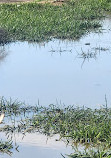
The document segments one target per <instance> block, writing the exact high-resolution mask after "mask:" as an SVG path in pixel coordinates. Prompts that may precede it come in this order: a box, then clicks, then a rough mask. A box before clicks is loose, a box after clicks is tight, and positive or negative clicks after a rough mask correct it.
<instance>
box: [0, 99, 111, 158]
mask: <svg viewBox="0 0 111 158" xmlns="http://www.w3.org/2000/svg"><path fill="white" fill-rule="evenodd" d="M0 111H1V112H4V113H5V119H7V117H8V118H9V117H10V116H11V117H10V119H14V120H13V121H12V122H13V123H12V125H11V124H7V121H6V122H5V125H2V127H0V132H4V133H6V135H7V136H8V137H9V136H11V135H13V134H14V133H22V134H23V135H24V134H25V133H27V132H28V133H30V132H40V133H42V134H45V135H48V136H52V135H54V134H59V135H60V139H64V140H65V141H66V142H67V143H71V144H72V146H75V144H83V145H84V146H87V147H89V148H90V147H94V148H95V149H96V148H98V147H99V146H101V147H102V150H101V151H100V150H98V151H97V150H94V151H93V152H91V153H89V152H88V153H75V154H73V155H70V157H71V158H82V157H84V158H86V157H89V158H102V157H105V156H100V155H101V154H103V153H104V154H103V155H106V158H110V157H108V156H109V155H108V154H109V152H110V151H111V109H110V108H108V107H107V102H106V106H105V107H104V106H103V107H101V108H100V109H90V108H84V107H82V108H78V107H74V106H69V107H64V108H60V107H57V106H55V105H50V106H49V107H40V106H36V107H33V106H29V107H28V106H26V105H22V104H21V103H18V102H12V100H10V101H6V100H4V98H2V99H1V101H0ZM27 113H28V114H29V115H27ZM21 115H24V116H26V117H24V119H23V118H22V119H18V118H17V121H16V119H15V118H16V117H18V116H20V117H21ZM1 144H3V143H1ZM6 148H7V149H8V147H6ZM1 151H2V149H1V148H0V152H1ZM110 153H111V152H110ZM85 154H86V156H85ZM94 154H95V156H94ZM92 155H93V156H92Z"/></svg>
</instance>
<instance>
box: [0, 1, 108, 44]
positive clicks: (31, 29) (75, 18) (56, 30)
mask: <svg viewBox="0 0 111 158" xmlns="http://www.w3.org/2000/svg"><path fill="white" fill-rule="evenodd" d="M110 9H111V3H110V2H109V1H108V0H72V1H68V2H66V3H65V2H64V4H63V5H62V6H54V5H53V4H38V3H24V4H2V5H0V27H1V28H4V29H5V30H6V31H7V32H8V33H9V35H10V39H11V40H14V41H15V40H26V41H37V42H39V41H45V40H49V39H51V38H59V39H78V38H80V37H81V36H82V35H84V34H85V33H87V32H89V31H91V30H94V29H97V28H98V27H99V26H100V24H99V22H98V21H97V20H98V19H100V18H101V17H102V16H103V15H104V13H105V10H110Z"/></svg>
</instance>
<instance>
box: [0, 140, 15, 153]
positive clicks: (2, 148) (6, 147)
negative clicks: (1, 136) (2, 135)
mask: <svg viewBox="0 0 111 158" xmlns="http://www.w3.org/2000/svg"><path fill="white" fill-rule="evenodd" d="M12 148H13V145H12V142H11V141H2V140H0V152H2V153H7V154H9V155H11V149H12Z"/></svg>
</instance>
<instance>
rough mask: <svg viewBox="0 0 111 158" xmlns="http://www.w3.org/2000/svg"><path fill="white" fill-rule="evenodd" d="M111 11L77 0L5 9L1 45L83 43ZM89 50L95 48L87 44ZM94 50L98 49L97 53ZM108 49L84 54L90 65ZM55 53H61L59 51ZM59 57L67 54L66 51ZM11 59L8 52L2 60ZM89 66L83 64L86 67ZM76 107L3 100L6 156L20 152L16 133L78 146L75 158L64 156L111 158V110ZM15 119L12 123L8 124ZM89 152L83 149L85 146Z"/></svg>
mask: <svg viewBox="0 0 111 158" xmlns="http://www.w3.org/2000/svg"><path fill="white" fill-rule="evenodd" d="M110 11H111V2H110V0H85V1H83V0H71V1H64V2H63V3H62V4H61V5H54V4H53V3H45V4H41V3H37V2H32V3H20V4H18V3H17V4H16V3H13V4H0V45H1V46H3V45H4V44H7V43H9V42H12V41H13V42H15V41H28V42H41V41H48V40H51V39H53V38H56V39H68V40H77V39H79V38H80V37H82V36H83V35H86V34H87V33H89V32H91V31H97V29H99V28H100V27H101V26H102V25H101V22H100V20H101V19H102V18H104V17H105V16H106V14H107V12H108V13H109V12H110ZM86 45H90V43H87V44H86ZM91 50H92V49H91ZM108 50H109V49H108V48H104V47H102V46H101V47H96V48H94V49H93V50H92V52H90V51H88V52H84V51H83V50H82V52H81V53H78V56H77V57H79V58H82V59H83V63H84V61H85V60H89V59H92V58H93V59H96V56H97V52H98V51H104V52H105V51H108ZM51 52H53V53H54V52H55V50H54V49H52V50H51ZM58 52H60V53H61V52H65V50H64V49H63V50H62V49H60V50H59V51H58ZM69 52H70V53H72V51H71V50H69ZM4 57H5V55H4V50H3V51H2V50H1V52H0V59H3V58H4ZM82 65H83V64H82ZM105 101H106V102H105V105H102V106H101V108H98V109H96V108H94V109H91V108H87V107H85V106H83V107H75V106H67V107H65V106H63V107H60V106H57V105H53V104H51V105H49V107H43V106H39V105H38V106H29V105H28V106H27V105H25V104H23V103H20V102H16V101H14V102H13V101H12V100H10V101H7V100H5V99H4V98H1V99H0V113H2V112H3V113H5V118H4V121H3V123H4V124H1V125H0V133H4V134H5V136H6V140H5V141H4V140H2V139H1V140H0V153H7V154H9V155H11V154H12V152H13V150H14V149H15V150H18V146H17V145H16V146H14V143H13V139H12V138H13V134H16V133H21V134H22V135H23V137H24V136H25V134H26V133H41V134H43V135H46V136H48V137H52V136H53V135H55V134H58V135H59V139H58V140H56V141H60V140H63V141H64V142H65V143H66V144H67V145H68V144H71V146H72V147H73V148H74V147H78V150H75V151H74V153H73V154H70V155H62V156H63V157H64V158H65V157H70V158H110V157H111V108H109V107H108V105H107V99H106V98H105ZM7 120H9V122H7ZM80 145H82V146H83V150H82V151H81V150H79V146H80Z"/></svg>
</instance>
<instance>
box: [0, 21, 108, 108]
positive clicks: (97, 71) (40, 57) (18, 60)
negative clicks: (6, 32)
mask: <svg viewBox="0 0 111 158" xmlns="http://www.w3.org/2000/svg"><path fill="white" fill-rule="evenodd" d="M110 29H111V21H110V20H105V22H104V24H103V30H101V31H102V33H90V34H89V35H87V36H85V37H83V38H82V39H80V40H79V41H76V42H70V41H60V40H52V41H50V42H48V43H42V44H29V43H27V42H17V43H12V44H10V45H7V46H5V47H4V48H1V49H4V51H5V52H6V54H7V55H6V56H5V55H4V56H3V57H1V60H0V74H1V75H0V83H1V85H0V96H5V97H6V98H10V97H11V98H12V99H18V100H19V101H25V102H26V103H29V104H31V105H32V104H33V105H34V104H37V103H38V100H39V104H40V105H43V106H48V105H49V104H52V103H53V104H57V101H58V103H59V104H60V101H61V102H62V103H64V104H66V105H69V104H71V105H72V104H74V105H79V106H82V105H85V106H90V107H97V106H99V105H100V104H103V103H104V97H105V94H106V96H107V99H108V100H109V99H110V98H111V84H110V81H111V49H110V44H111V30H110ZM2 54H3V53H2ZM109 101H110V100H109Z"/></svg>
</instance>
